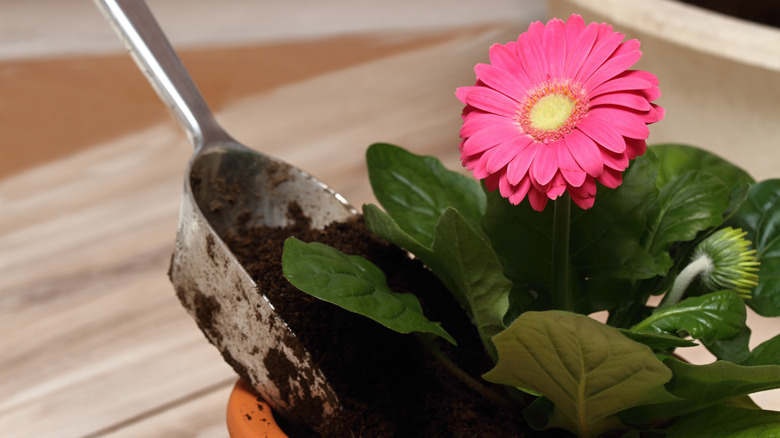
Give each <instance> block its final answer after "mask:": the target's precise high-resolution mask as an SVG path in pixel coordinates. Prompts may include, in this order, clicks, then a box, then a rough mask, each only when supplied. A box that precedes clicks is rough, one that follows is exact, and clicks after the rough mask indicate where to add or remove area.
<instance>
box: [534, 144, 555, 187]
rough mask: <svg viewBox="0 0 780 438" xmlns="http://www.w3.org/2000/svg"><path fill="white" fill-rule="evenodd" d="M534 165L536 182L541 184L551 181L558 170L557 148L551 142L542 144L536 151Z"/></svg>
mask: <svg viewBox="0 0 780 438" xmlns="http://www.w3.org/2000/svg"><path fill="white" fill-rule="evenodd" d="M532 167H533V175H534V177H535V178H536V182H538V183H539V184H541V185H546V184H547V183H549V182H550V181H551V180H552V178H553V177H554V176H555V173H556V172H557V171H558V154H557V152H556V150H555V148H552V147H550V145H549V144H547V145H543V146H541V147H540V148H539V150H538V151H537V152H536V157H534V161H533V163H532Z"/></svg>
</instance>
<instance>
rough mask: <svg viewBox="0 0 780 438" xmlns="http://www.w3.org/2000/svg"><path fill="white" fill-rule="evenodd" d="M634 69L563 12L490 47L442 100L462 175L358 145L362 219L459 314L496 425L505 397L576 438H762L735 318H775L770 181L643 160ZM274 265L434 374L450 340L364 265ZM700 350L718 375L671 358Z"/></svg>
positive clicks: (413, 301) (756, 352)
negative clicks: (362, 158) (412, 345)
mask: <svg viewBox="0 0 780 438" xmlns="http://www.w3.org/2000/svg"><path fill="white" fill-rule="evenodd" d="M640 56H641V52H640V51H639V42H638V41H636V40H628V41H624V36H623V35H622V34H620V33H618V32H615V31H613V29H612V28H611V27H610V26H609V25H606V24H596V23H591V24H586V23H585V22H584V21H583V20H582V18H581V17H579V16H578V15H573V16H571V17H569V18H568V20H567V21H565V22H564V21H562V20H559V19H553V20H551V21H549V22H548V23H547V24H543V23H534V24H532V25H531V26H530V28H529V30H528V32H526V33H524V34H522V35H520V37H519V38H518V40H517V41H516V42H510V43H507V44H503V45H494V46H493V47H491V48H490V51H489V57H490V64H479V65H477V67H476V69H475V71H476V79H477V80H476V84H475V85H473V86H466V87H463V88H460V89H458V90H457V92H456V96H457V98H458V99H460V100H461V101H462V102H463V103H464V104H465V108H464V110H463V114H462V116H463V126H462V129H461V131H460V136H461V138H462V142H461V144H460V153H461V160H462V163H463V165H464V166H465V167H466V168H467V169H468V170H470V171H471V172H472V174H473V177H472V176H469V175H466V174H464V173H462V172H460V171H452V170H448V169H446V168H445V167H444V166H443V165H442V164H441V163H440V162H439V161H438V160H437V159H435V158H433V157H424V156H418V155H415V154H413V153H410V152H407V151H405V150H404V149H402V148H400V147H397V146H393V145H388V144H375V145H372V146H371V147H370V148H369V149H368V151H367V165H368V169H369V177H370V181H371V185H372V188H373V190H374V193H375V195H376V198H377V199H378V201H379V203H380V204H381V205H382V207H383V208H380V207H379V206H376V205H365V206H364V208H363V213H364V219H365V222H366V224H367V226H368V227H369V229H370V230H371V231H372V232H373V233H374V234H376V235H377V236H379V237H381V238H382V239H384V240H387V241H389V242H391V243H393V244H395V245H398V246H400V247H402V248H404V249H406V250H407V251H408V252H409V253H411V254H412V255H413V256H414V257H416V258H418V259H419V260H420V261H421V262H422V263H423V264H424V265H425V266H426V267H427V268H428V269H430V270H431V271H432V272H433V273H435V274H436V275H437V276H438V277H439V278H440V279H441V281H442V283H443V284H444V285H445V286H446V288H447V289H448V290H449V291H450V292H451V294H452V296H453V297H454V299H455V300H457V301H458V302H459V303H460V305H461V307H462V308H463V311H464V312H465V313H466V314H467V315H468V316H469V318H470V320H471V322H472V323H473V324H474V326H475V329H476V332H477V333H478V334H479V337H480V338H481V339H482V342H483V344H484V349H485V354H486V355H487V356H488V357H489V358H490V360H492V363H493V364H494V367H493V368H492V369H486V370H485V374H484V375H483V376H482V378H483V379H484V380H485V381H487V382H493V383H498V384H500V385H503V386H504V388H505V391H503V393H501V394H497V393H495V392H491V390H488V389H487V387H482V386H481V385H482V384H480V383H477V382H467V383H468V385H469V386H470V387H472V388H475V389H476V390H477V391H478V392H482V393H483V395H487V396H488V398H489V399H490V400H494V401H496V400H500V401H496V408H497V409H499V408H500V407H499V406H502V407H501V408H505V405H506V403H505V402H506V400H515V401H516V402H515V403H516V407H515V409H517V412H518V420H517V421H525V422H527V423H528V424H529V425H530V426H531V427H533V428H536V429H539V430H542V429H564V430H568V431H570V432H571V433H573V434H576V435H578V436H583V437H596V436H599V435H601V434H605V433H608V434H610V435H609V436H626V437H637V436H658V435H664V434H668V435H669V436H691V435H690V434H689V432H690V431H692V430H693V431H696V430H706V431H707V434H706V436H709V437H726V436H737V435H735V434H741V433H750V432H756V433H759V432H760V431H764V430H778V428H780V413H777V412H773V411H762V410H760V409H759V408H758V407H757V406H756V405H755V404H754V403H753V402H752V401H751V400H750V398H749V396H748V395H749V394H750V393H754V392H758V391H763V390H767V389H773V388H779V387H780V336H777V337H774V338H772V339H770V340H768V341H766V342H764V343H762V344H760V345H758V346H756V347H755V348H753V349H750V348H749V346H750V345H752V344H750V343H749V341H750V335H751V332H750V329H749V328H748V327H747V325H746V306H749V307H752V309H753V310H755V311H756V312H757V313H759V314H761V315H763V316H768V317H774V316H780V180H767V181H762V182H756V181H754V180H753V178H751V176H750V175H748V174H747V173H746V172H745V171H744V170H742V169H740V168H738V167H737V166H735V165H733V164H731V163H730V162H728V161H726V160H724V159H721V158H719V157H717V156H715V155H713V154H711V153H709V152H707V151H705V150H704V149H700V148H697V147H693V146H687V145H679V144H664V145H654V146H651V147H647V146H646V144H645V140H646V139H647V138H648V135H649V129H648V125H649V124H652V123H655V122H658V121H660V120H661V119H662V118H663V116H664V112H663V109H662V108H661V107H659V106H658V105H656V104H655V103H653V101H654V100H655V99H657V98H658V97H659V96H660V91H659V84H658V80H657V78H656V77H655V76H654V75H653V74H651V73H647V72H642V71H638V70H631V69H630V68H631V67H632V66H633V65H634V64H635V63H636V61H637V60H638V59H639V58H640ZM548 201H550V202H548ZM572 204H573V205H572ZM283 265H284V272H285V276H286V277H287V278H288V279H289V280H290V281H291V282H292V283H293V284H294V285H296V286H297V287H299V288H300V289H301V290H303V291H305V292H307V293H310V294H312V295H314V296H317V297H319V298H321V299H324V300H327V301H329V302H332V303H334V304H336V305H339V306H341V307H344V308H346V309H348V310H351V311H354V312H357V313H360V314H363V315H365V316H367V317H369V318H372V319H374V320H375V321H377V322H378V323H380V324H383V325H385V326H387V327H388V328H390V329H392V330H396V331H399V332H402V333H414V334H415V335H416V336H417V337H418V338H419V339H420V340H421V341H422V343H423V344H424V345H425V346H426V348H429V349H431V351H432V352H433V354H435V356H436V357H439V358H441V357H442V355H441V351H439V350H438V348H437V343H439V342H449V343H451V344H457V342H458V340H457V339H456V338H455V337H453V336H451V335H450V333H449V332H448V328H447V327H444V326H442V325H441V324H439V323H437V322H435V321H430V320H428V319H427V318H426V317H425V315H424V312H423V310H422V308H423V306H422V305H421V303H420V301H419V299H418V298H416V297H414V296H411V295H408V294H399V293H396V292H395V291H391V290H390V289H389V288H388V287H387V285H386V284H385V279H384V275H383V274H382V272H381V271H379V270H378V269H377V268H376V267H375V266H373V265H371V264H370V263H369V262H368V261H366V260H364V259H362V258H360V257H357V256H353V255H345V254H341V253H339V252H338V251H336V250H333V249H332V248H329V247H323V246H322V245H318V244H305V243H303V242H300V241H297V240H295V239H289V240H288V241H287V242H286V243H285V252H284V260H283ZM596 312H600V314H601V315H608V316H606V317H605V318H601V319H598V320H597V319H594V318H592V317H591V316H589V315H592V314H594V313H596ZM699 344H702V345H704V346H705V347H706V348H707V349H709V351H710V352H711V353H713V355H714V356H715V357H716V358H717V360H715V361H714V362H712V363H709V364H704V365H693V364H688V363H686V362H684V361H681V360H680V359H679V358H678V356H675V355H673V353H675V352H677V353H680V352H683V351H684V350H685V349H686V348H689V347H692V346H695V345H699ZM442 360H446V359H442ZM448 369H452V364H449V368H448ZM457 374H458V376H460V378H465V377H463V373H457ZM480 388H483V390H480ZM744 419H749V420H750V421H746V420H744ZM739 436H747V435H739Z"/></svg>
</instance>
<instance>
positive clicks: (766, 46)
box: [548, 0, 780, 180]
mask: <svg viewBox="0 0 780 438" xmlns="http://www.w3.org/2000/svg"><path fill="white" fill-rule="evenodd" d="M548 6H549V12H550V14H551V15H553V16H558V17H562V18H563V17H568V16H569V14H571V13H573V12H576V13H579V14H581V15H582V16H583V18H585V20H586V21H596V22H607V23H610V24H612V25H613V26H614V27H615V30H618V31H620V32H623V33H625V34H626V36H627V37H628V38H637V39H639V40H640V41H641V42H642V52H643V53H644V56H642V59H641V60H640V61H639V62H638V63H637V65H636V68H638V69H642V70H647V71H649V72H652V73H654V74H656V75H657V76H658V79H659V80H660V81H661V91H662V93H663V95H662V96H661V98H660V99H658V101H657V102H658V103H659V104H660V105H661V106H663V107H664V108H666V115H667V117H666V118H665V119H664V120H662V121H661V122H659V123H657V124H655V125H653V126H652V127H651V128H650V139H649V141H650V142H651V143H659V142H668V141H673V142H682V143H689V144H693V145H696V146H700V147H703V148H705V149H709V150H710V151H712V152H714V153H716V154H718V155H720V156H722V157H724V158H727V159H729V160H730V161H732V162H734V163H736V164H738V165H740V166H742V167H743V168H745V169H746V170H747V171H749V172H750V173H751V174H752V175H753V177H755V178H756V179H759V180H761V179H765V178H774V177H775V176H776V175H777V173H778V170H780V154H778V153H777V139H778V138H780V123H778V122H777V121H778V119H780V105H778V102H780V86H778V84H780V29H778V28H774V27H770V26H766V25H762V24H758V23H753V22H750V21H746V20H741V19H738V18H734V17H730V16H726V15H722V14H718V13H715V12H711V11H709V10H707V9H703V8H698V7H694V6H690V5H687V4H684V3H682V2H678V1H671V0H599V1H592V0H548Z"/></svg>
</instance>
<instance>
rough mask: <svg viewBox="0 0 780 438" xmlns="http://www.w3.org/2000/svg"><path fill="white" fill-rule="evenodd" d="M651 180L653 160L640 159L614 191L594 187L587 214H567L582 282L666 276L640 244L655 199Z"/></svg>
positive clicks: (574, 261) (651, 156)
mask: <svg viewBox="0 0 780 438" xmlns="http://www.w3.org/2000/svg"><path fill="white" fill-rule="evenodd" d="M656 176H657V160H656V157H655V155H654V154H653V153H648V154H645V155H643V156H641V157H639V158H637V159H636V160H634V161H633V162H632V163H631V165H630V166H629V168H628V170H627V171H626V173H625V174H624V177H623V184H621V185H620V187H618V188H617V189H614V190H610V189H606V188H604V187H599V192H598V194H597V195H596V202H595V204H594V205H593V207H592V208H590V209H588V210H580V209H575V210H574V211H573V213H572V219H571V249H570V252H571V257H572V266H573V268H574V269H575V270H577V271H579V272H580V273H581V276H582V277H584V278H588V279H593V278H602V277H607V278H617V279H630V280H633V279H643V278H650V277H653V276H655V275H658V274H663V273H665V272H666V269H668V267H659V266H656V265H655V263H654V260H653V257H652V256H651V254H650V253H649V252H648V251H647V250H646V249H644V247H643V246H642V245H641V240H640V239H641V238H642V235H643V233H644V231H645V224H646V221H647V219H646V217H647V209H648V208H649V206H650V205H651V203H652V202H653V201H655V199H656V197H657V196H658V190H657V189H656V188H655V185H654V184H653V182H654V181H655V179H656Z"/></svg>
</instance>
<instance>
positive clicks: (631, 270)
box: [482, 153, 668, 311]
mask: <svg viewBox="0 0 780 438" xmlns="http://www.w3.org/2000/svg"><path fill="white" fill-rule="evenodd" d="M655 178H656V160H655V156H654V154H652V153H649V154H645V155H643V156H642V157H639V158H637V159H636V160H634V162H632V163H631V165H630V166H629V168H628V170H627V171H626V172H625V174H624V177H623V184H622V185H621V186H620V187H618V188H617V189H614V190H610V189H606V188H604V187H599V189H598V190H599V192H598V194H597V195H596V203H595V205H594V206H593V208H591V209H588V210H579V209H577V208H574V209H573V213H572V221H571V248H570V254H571V257H572V268H573V271H574V272H573V274H572V279H573V281H572V282H573V284H574V285H575V287H585V288H587V293H588V294H593V293H601V294H602V295H603V292H604V291H617V292H615V295H614V297H607V300H609V301H614V299H615V298H616V299H618V300H620V299H624V298H626V296H625V292H623V293H620V292H619V291H618V289H620V287H619V286H618V284H617V282H616V281H612V280H621V279H637V278H647V277H652V276H654V275H657V274H660V273H663V272H665V268H668V266H667V267H662V266H656V265H655V264H654V263H653V258H652V257H651V256H650V254H649V252H648V251H647V250H646V249H645V248H644V247H642V245H641V241H640V238H641V237H642V234H643V232H644V230H645V216H646V210H647V208H648V206H649V204H650V203H651V202H652V201H653V200H654V199H655V198H656V196H657V193H658V190H657V189H656V188H655V185H654V184H653V182H654V181H655ZM552 210H553V209H552V208H547V209H545V210H544V211H542V212H537V211H534V210H533V209H532V208H531V207H530V206H529V205H528V203H527V202H522V203H520V205H516V206H515V205H511V204H510V203H509V201H507V200H506V199H504V198H502V197H501V196H500V195H499V194H498V193H497V192H490V193H487V211H486V213H485V217H484V218H483V220H482V228H483V230H485V233H486V234H487V235H488V236H489V238H490V241H491V244H492V246H493V248H494V249H495V251H496V253H497V254H498V255H499V258H500V260H501V261H502V263H503V264H504V269H505V273H506V276H507V277H508V278H509V279H510V280H512V282H513V283H514V284H515V286H516V288H517V290H526V291H528V290H530V291H533V293H534V295H537V296H539V302H538V303H536V305H535V306H534V307H533V308H534V309H542V308H545V305H546V303H545V299H546V298H547V297H546V293H547V292H548V291H549V289H550V284H551V278H550V276H551V272H552V269H551V260H550V259H551V257H552V223H553V218H552ZM596 280H598V281H596ZM578 285H579V286H578ZM591 286H592V287H591ZM601 301H604V302H606V301H605V300H601ZM581 310H587V311H591V310H594V309H588V308H584V309H581Z"/></svg>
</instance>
